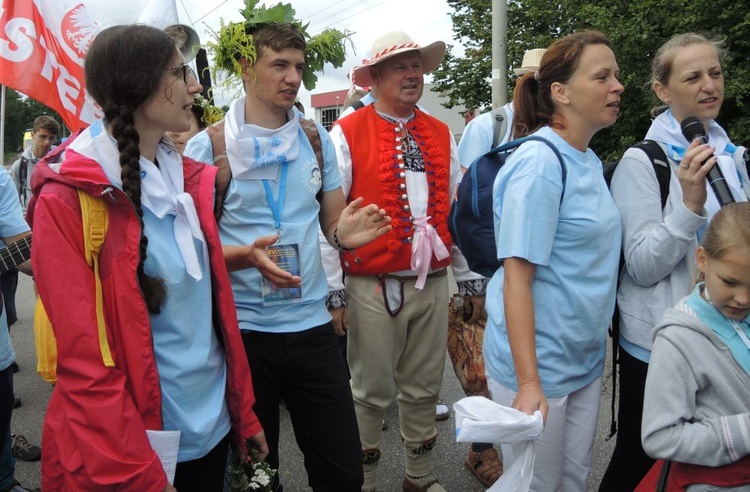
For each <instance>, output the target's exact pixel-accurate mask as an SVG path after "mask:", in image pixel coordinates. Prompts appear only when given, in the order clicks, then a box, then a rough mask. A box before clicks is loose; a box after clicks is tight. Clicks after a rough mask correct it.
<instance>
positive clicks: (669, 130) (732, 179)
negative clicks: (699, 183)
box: [646, 109, 744, 219]
mask: <svg viewBox="0 0 750 492" xmlns="http://www.w3.org/2000/svg"><path fill="white" fill-rule="evenodd" d="M646 138H647V139H649V140H655V141H657V142H660V143H663V144H664V145H665V146H666V148H667V156H668V157H669V158H670V159H672V160H673V161H675V162H677V163H678V164H679V162H680V161H681V160H682V156H683V155H684V154H685V150H687V148H688V145H690V143H689V142H688V141H687V139H686V138H685V137H684V136H683V135H682V130H681V129H680V124H679V123H678V122H677V120H676V119H675V117H674V115H673V114H672V110H671V109H668V110H666V111H664V112H663V113H661V114H660V115H659V116H657V117H656V119H654V121H653V123H652V124H651V128H649V129H648V132H647V133H646ZM708 143H709V145H711V147H714V155H715V156H716V157H717V158H718V161H717V165H718V166H719V169H721V172H722V173H724V178H725V179H726V181H727V184H728V185H729V188H730V190H731V191H732V195H733V196H734V199H735V200H741V199H743V198H742V197H744V193H742V192H741V190H742V185H741V184H740V178H739V176H737V168H736V166H735V163H734V158H733V157H732V152H731V151H730V150H729V149H734V148H735V147H734V145H733V144H732V143H731V142H730V141H729V136H728V135H727V132H725V131H724V129H723V128H722V127H720V126H719V124H718V123H716V122H715V121H713V120H711V123H709V125H708ZM706 191H707V197H706V205H705V207H706V212H707V214H708V218H709V219H710V218H711V217H713V216H714V214H715V213H716V212H718V211H719V208H721V207H720V205H719V201H718V200H717V199H716V195H714V192H713V191H712V190H711V186H710V185H709V184H708V181H706Z"/></svg>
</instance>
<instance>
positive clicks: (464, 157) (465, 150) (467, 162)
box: [458, 103, 513, 169]
mask: <svg viewBox="0 0 750 492" xmlns="http://www.w3.org/2000/svg"><path fill="white" fill-rule="evenodd" d="M503 110H504V111H505V115H506V118H507V123H506V124H507V128H506V130H505V135H501V136H500V142H498V145H500V144H504V143H505V142H508V141H509V140H510V134H511V129H512V127H513V104H512V103H508V104H506V105H504V106H503ZM494 139H495V115H493V114H492V112H491V111H489V112H487V113H482V114H480V115H479V116H477V117H476V118H474V119H473V120H471V121H470V122H469V124H468V125H466V128H465V129H464V132H463V134H462V135H461V140H460V141H459V142H458V160H459V162H460V163H461V165H462V166H463V167H465V168H466V169H468V168H469V167H471V164H472V163H473V162H474V161H475V160H476V159H477V157H479V156H480V155H483V154H486V153H487V152H489V151H490V150H492V142H493V140H494Z"/></svg>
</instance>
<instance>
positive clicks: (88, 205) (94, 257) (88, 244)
mask: <svg viewBox="0 0 750 492" xmlns="http://www.w3.org/2000/svg"><path fill="white" fill-rule="evenodd" d="M78 199H79V200H80V202H81V220H82V222H83V227H82V228H83V244H84V246H85V248H84V249H85V253H86V261H87V262H88V264H89V266H91V267H93V268H94V279H95V282H96V326H97V332H98V334H99V349H100V350H101V352H102V361H103V362H104V365H105V366H106V367H115V362H114V360H112V352H111V351H110V349H109V342H108V341H107V327H106V325H105V324H104V296H103V295H102V282H101V279H100V278H99V253H100V252H101V250H102V245H103V244H104V238H105V237H106V236H107V226H108V221H109V216H108V214H107V204H106V203H105V202H104V199H103V198H99V197H95V196H92V195H89V194H88V193H86V192H85V191H82V190H80V189H79V190H78Z"/></svg>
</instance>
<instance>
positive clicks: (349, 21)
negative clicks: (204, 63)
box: [82, 0, 490, 109]
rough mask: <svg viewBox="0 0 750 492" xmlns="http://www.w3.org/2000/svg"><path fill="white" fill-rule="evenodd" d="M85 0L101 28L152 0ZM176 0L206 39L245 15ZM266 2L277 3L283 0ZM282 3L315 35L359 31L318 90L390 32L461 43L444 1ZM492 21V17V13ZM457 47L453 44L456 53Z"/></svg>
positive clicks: (340, 83)
mask: <svg viewBox="0 0 750 492" xmlns="http://www.w3.org/2000/svg"><path fill="white" fill-rule="evenodd" d="M82 1H83V4H84V5H86V7H87V9H88V10H89V13H90V14H91V16H92V17H93V18H94V19H96V20H97V22H99V24H100V25H101V26H102V27H107V26H110V25H113V24H121V23H128V22H136V21H138V18H139V16H140V14H141V11H142V10H143V9H144V8H145V7H146V6H147V5H148V3H149V1H150V0H128V1H122V2H121V1H117V2H115V1H112V0H82ZM158 1H173V0H158ZM174 1H175V2H176V7H177V13H178V17H179V21H180V22H181V23H183V24H188V25H192V26H193V28H194V29H195V30H196V31H197V32H198V34H199V36H200V38H201V42H205V40H206V39H209V37H210V34H209V31H208V30H209V28H210V29H213V30H218V29H219V27H220V20H221V19H222V18H223V19H224V21H225V23H226V22H229V21H239V20H241V19H242V16H241V15H240V13H239V11H240V10H242V9H243V8H244V6H245V4H244V1H243V0H226V1H225V0H210V1H206V0H174ZM262 3H266V4H267V5H275V4H276V3H278V0H276V1H266V2H262ZM283 3H291V4H292V6H293V7H294V9H295V10H296V17H297V19H299V20H301V21H303V22H309V23H310V25H309V27H308V32H309V33H311V34H316V33H318V32H320V31H322V30H323V29H325V28H327V27H335V28H338V29H341V30H345V29H348V30H349V31H352V32H354V34H353V35H352V41H353V44H354V47H355V49H356V53H354V52H353V51H352V50H351V49H350V48H349V49H347V53H348V58H347V62H346V63H345V64H344V66H343V67H342V68H340V69H338V70H336V69H333V67H331V66H326V68H325V73H324V74H322V75H320V74H319V78H318V84H317V86H316V88H315V91H314V92H316V93H318V92H327V91H332V90H337V89H345V88H348V80H347V78H346V74H347V73H348V72H349V70H351V69H352V68H353V67H354V66H355V65H357V64H358V63H359V62H360V61H361V60H362V58H365V57H367V56H369V51H370V47H371V45H372V41H373V40H374V39H375V38H376V37H377V36H379V35H380V34H383V33H385V32H387V31H392V30H399V31H404V32H406V33H407V34H409V35H410V36H411V37H412V39H413V40H414V41H415V42H417V43H419V44H421V45H426V44H429V43H431V42H433V41H436V40H442V41H445V42H446V43H453V44H458V43H456V42H455V41H454V40H453V39H452V31H451V18H450V15H449V12H450V9H449V7H448V4H447V2H446V1H445V0H325V1H321V0H285V1H284V2H283ZM487 22H490V16H489V14H488V16H487ZM458 50H461V49H460V48H458ZM456 51H457V50H456V49H454V53H455V52H456ZM209 63H210V62H209ZM300 100H301V101H302V103H303V104H304V105H305V107H306V108H308V109H309V108H310V96H309V93H307V91H305V90H304V88H302V90H301V92H300Z"/></svg>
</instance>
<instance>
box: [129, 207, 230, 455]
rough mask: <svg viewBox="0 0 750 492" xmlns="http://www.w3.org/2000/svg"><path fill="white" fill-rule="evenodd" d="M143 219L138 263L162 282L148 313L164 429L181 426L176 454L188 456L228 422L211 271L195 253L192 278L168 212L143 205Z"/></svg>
mask: <svg viewBox="0 0 750 492" xmlns="http://www.w3.org/2000/svg"><path fill="white" fill-rule="evenodd" d="M143 224H144V233H145V234H146V236H148V249H147V258H146V263H145V265H144V269H145V271H146V273H148V274H149V275H152V276H156V277H161V278H163V279H164V280H165V282H166V284H167V298H166V301H165V303H164V305H163V306H162V308H161V312H160V313H159V314H152V315H151V316H150V320H151V333H152V335H153V338H154V353H155V356H156V365H157V368H158V370H159V384H160V386H161V396H162V403H161V408H162V420H163V425H164V430H179V431H181V434H180V449H179V454H178V457H177V459H178V461H181V462H182V461H188V460H193V459H197V458H201V457H203V456H205V455H206V453H208V452H209V451H211V450H212V449H213V448H214V447H215V446H216V445H217V444H218V443H219V441H221V440H222V439H223V438H224V436H226V435H227V433H229V429H230V426H231V423H230V418H229V410H228V409H227V404H226V398H225V392H226V386H227V384H226V381H227V375H226V359H225V358H224V352H223V350H222V348H221V346H220V344H219V340H218V338H217V337H216V332H215V331H214V328H213V318H212V307H213V302H212V297H211V271H210V268H209V266H208V258H202V255H201V254H199V255H198V256H199V261H200V263H201V270H202V272H203V277H202V278H201V280H198V281H196V280H195V279H194V278H192V277H191V276H190V275H188V273H187V270H186V268H185V262H184V261H183V259H182V256H181V255H180V254H179V249H178V246H177V242H176V241H175V238H174V216H173V215H167V216H166V217H165V218H164V219H159V218H158V217H156V216H155V215H154V214H153V213H151V211H149V210H148V209H147V208H145V207H144V208H143ZM195 241H196V251H198V252H200V251H201V249H202V248H201V247H200V245H199V243H198V241H197V240H195Z"/></svg>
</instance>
